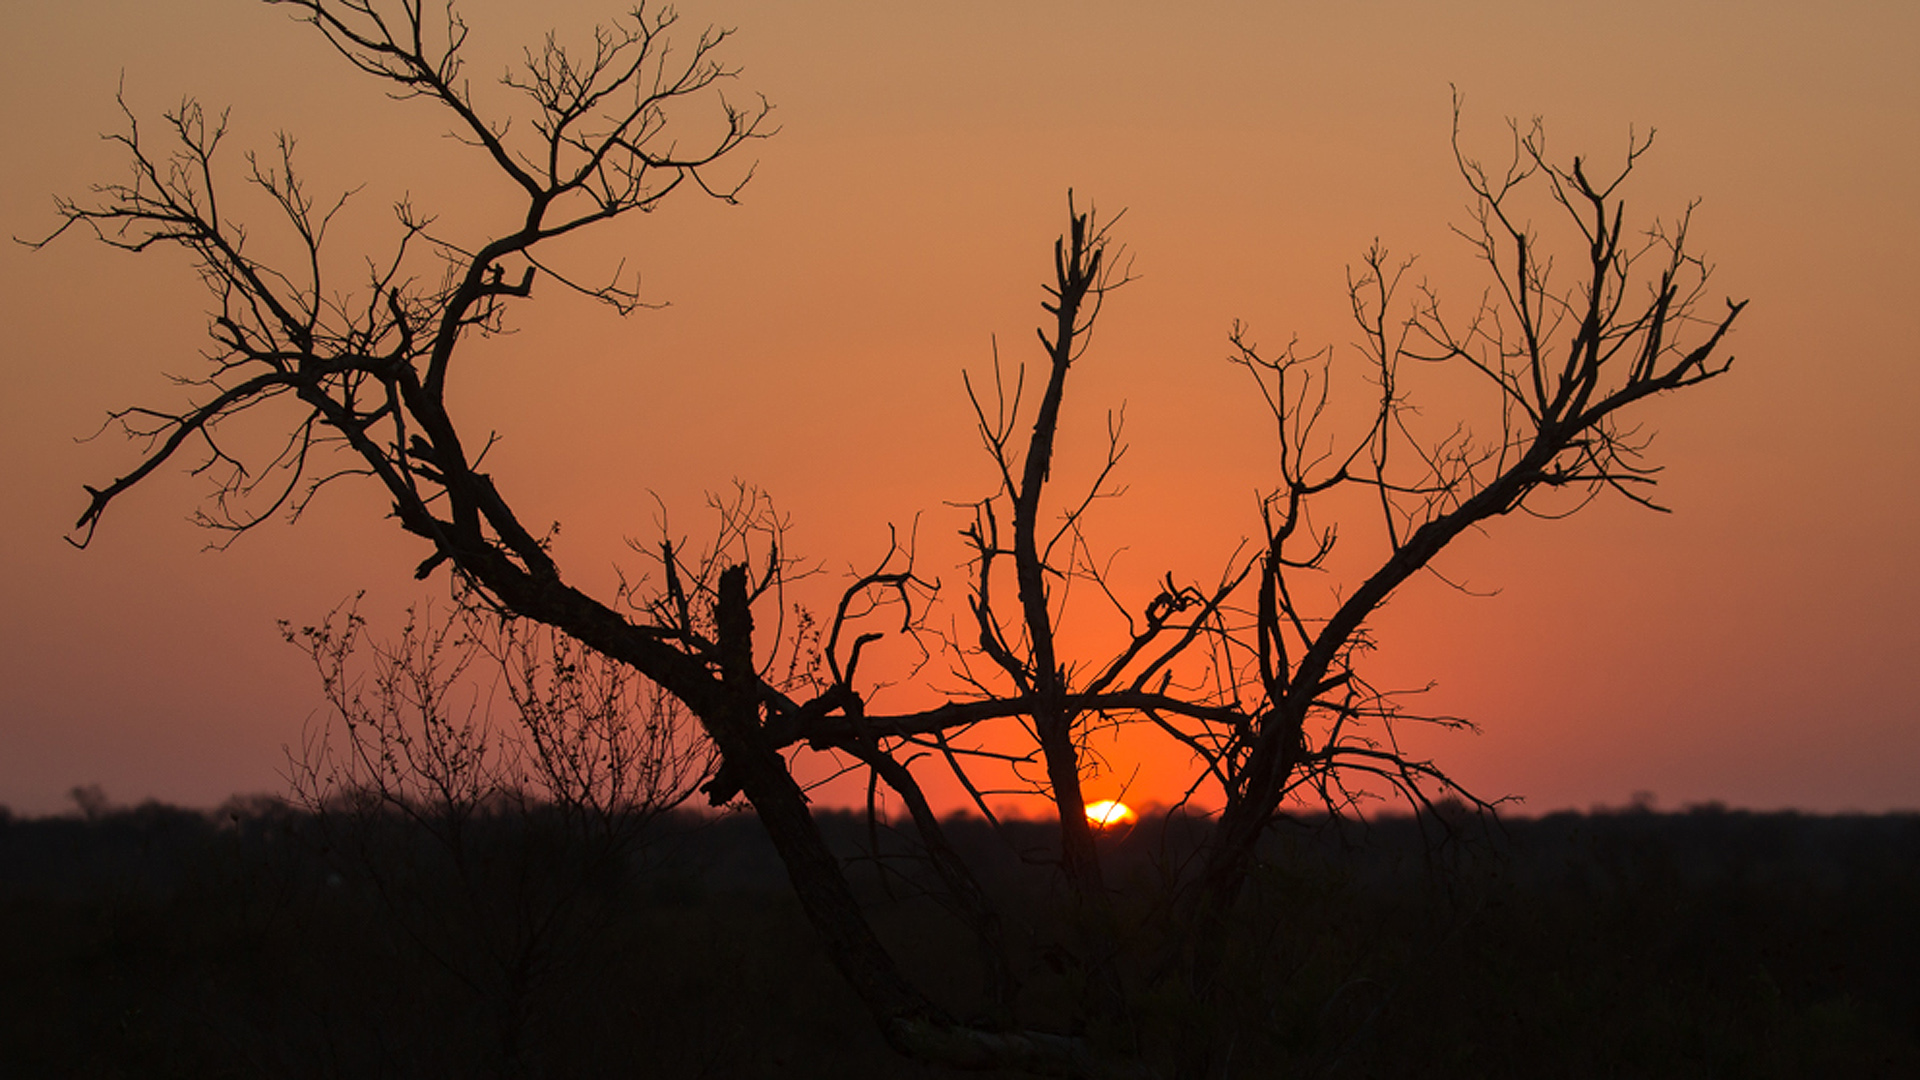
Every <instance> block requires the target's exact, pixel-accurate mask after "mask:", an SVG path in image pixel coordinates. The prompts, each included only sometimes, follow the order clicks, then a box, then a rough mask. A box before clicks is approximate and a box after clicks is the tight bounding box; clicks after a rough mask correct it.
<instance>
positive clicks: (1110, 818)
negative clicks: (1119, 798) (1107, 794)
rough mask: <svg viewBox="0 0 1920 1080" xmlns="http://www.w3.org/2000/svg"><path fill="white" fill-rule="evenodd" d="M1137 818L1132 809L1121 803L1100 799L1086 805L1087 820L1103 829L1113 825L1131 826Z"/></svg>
mask: <svg viewBox="0 0 1920 1080" xmlns="http://www.w3.org/2000/svg"><path fill="white" fill-rule="evenodd" d="M1136 817H1137V815H1136V814H1134V812H1133V808H1132V807H1130V806H1128V805H1127V804H1126V803H1123V802H1116V801H1114V800H1112V799H1102V800H1101V801H1099V802H1094V803H1088V804H1087V820H1088V821H1091V822H1093V823H1094V824H1095V825H1096V826H1098V827H1100V828H1102V829H1105V828H1111V827H1112V826H1115V825H1131V824H1133V822H1134V819H1135V818H1136Z"/></svg>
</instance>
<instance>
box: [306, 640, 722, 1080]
mask: <svg viewBox="0 0 1920 1080" xmlns="http://www.w3.org/2000/svg"><path fill="white" fill-rule="evenodd" d="M282 632H283V633H284V634H285V635H286V637H287V640H288V641H289V642H291V643H293V644H295V645H297V646H299V647H300V648H301V650H302V651H303V652H305V653H306V654H307V655H308V656H309V658H310V659H311V660H312V661H313V663H314V666H315V668H316V671H317V672H318V674H319V677H320V682H321V685H322V687H323V689H324V692H325V695H326V698H327V701H328V703H329V704H330V705H331V706H332V707H333V716H331V717H330V718H329V721H328V722H327V723H326V724H325V725H323V726H321V727H319V728H317V729H315V730H312V731H310V732H309V738H308V739H307V740H306V742H305V744H304V746H303V747H302V752H301V753H299V754H297V755H291V756H290V758H289V768H290V779H291V781H292V786H293V798H294V802H295V803H296V804H297V805H299V806H301V807H302V808H304V809H305V810H306V811H307V812H308V813H310V814H311V815H312V816H313V818H314V821H315V823H316V826H317V829H318V836H319V840H320V843H321V850H322V854H323V855H324V856H325V857H326V858H327V859H328V860H329V861H330V862H331V863H332V864H333V865H334V867H335V868H336V870H337V871H338V872H339V873H340V874H341V875H342V880H343V881H348V880H350V881H352V882H354V883H355V884H356V885H364V886H366V887H368V888H370V889H371V890H372V891H373V892H374V893H375V894H377V896H378V897H379V899H380V900H381V902H382V906H383V907H384V908H385V910H386V911H387V912H388V913H389V914H390V915H391V916H393V918H394V919H395V921H396V923H397V925H398V929H399V930H400V936H401V937H402V938H403V939H404V940H405V941H406V942H407V943H408V944H409V945H411V946H412V947H414V948H417V949H419V950H420V951H421V952H423V953H424V954H425V955H426V957H427V958H429V959H430V960H431V961H433V962H434V963H435V964H436V965H437V966H438V967H439V968H440V969H441V970H443V971H445V972H446V973H447V974H448V975H449V976H450V977H451V978H452V979H453V980H454V981H455V982H456V983H458V984H460V985H462V986H464V987H465V988H466V989H467V990H469V991H471V992H472V994H473V996H474V998H475V1000H476V1002H477V1004H479V1005H481V1006H482V1007H484V1008H485V1009H487V1010H488V1012H490V1013H491V1014H492V1017H493V1022H492V1030H493V1031H494V1033H495V1035H496V1041H497V1047H496V1049H497V1052H498V1054H499V1057H500V1061H501V1064H502V1067H503V1070H504V1072H505V1074H506V1075H531V1074H537V1073H538V1072H539V1071H540V1070H539V1069H538V1067H537V1065H536V1064H535V1063H536V1062H537V1061H538V1060H539V1059H540V1057H541V1054H540V1052H539V1047H538V1042H539V1040H538V1039H537V1037H535V1036H534V1034H533V1033H532V1032H530V1030H529V1029H530V1028H532V1027H535V1026H536V1025H535V1018H536V1016H537V1014H538V1012H539V1008H538V1006H539V1005H540V1002H541V998H542V996H543V991H544V990H545V989H546V987H547V985H548V984H549V983H551V982H552V981H553V980H552V976H553V974H554V973H555V971H556V969H560V968H564V967H568V966H577V965H579V964H582V963H586V962H591V961H592V959H593V956H592V954H593V952H594V946H595V943H596V940H597V939H598V938H600V937H601V936H602V935H603V934H604V932H605V930H606V928H607V926H608V924H609V921H610V918H611V917H612V916H613V914H614V911H613V905H615V904H618V903H620V902H621V900H622V897H623V893H622V890H621V884H622V882H623V881H624V879H626V878H627V877H628V876H629V873H630V870H631V864H632V863H634V862H635V860H637V859H638V858H640V857H641V856H642V854H643V852H644V847H645V845H646V843H647V841H648V840H649V839H650V837H649V834H648V829H649V826H651V825H652V824H653V823H654V822H655V820H656V819H657V818H659V816H660V815H662V814H664V813H666V812H667V811H669V810H672V809H673V808H674V807H676V806H679V805H680V804H682V803H683V802H685V801H686V800H687V799H688V798H689V797H690V796H692V795H693V794H694V792H695V791H696V790H697V788H698V787H699V785H700V784H701V783H702V782H703V781H705V780H706V779H707V778H708V777H709V776H710V775H711V773H712V771H713V765H714V762H713V759H712V752H711V749H710V747H708V746H707V745H706V744H705V742H704V740H702V739H700V738H699V736H698V735H697V733H696V732H695V731H694V730H693V725H692V723H691V721H690V719H689V718H688V717H686V715H685V710H684V709H682V708H680V706H679V704H678V703H677V702H675V701H674V700H672V699H671V698H670V697H668V696H667V695H666V694H664V693H663V692H662V691H661V690H660V689H659V688H658V687H657V686H654V685H652V684H650V683H648V682H647V681H646V680H644V679H642V678H640V677H639V676H637V675H636V674H635V673H634V672H633V671H632V669H630V668H628V667H626V666H624V665H621V664H616V663H613V662H611V661H608V660H606V659H605V658H604V657H601V656H600V655H598V654H596V653H592V652H589V651H587V650H586V649H584V648H582V647H581V646H580V645H579V644H578V643H577V642H574V641H573V640H571V639H569V638H567V637H565V636H563V635H561V634H559V633H557V632H555V631H554V630H552V629H551V628H550V627H545V626H541V625H539V624H526V623H523V622H521V621H518V620H514V619H512V618H510V617H504V616H502V615H500V614H499V613H498V612H495V611H493V610H491V609H488V608H486V607H484V606H480V605H477V604H473V603H457V604H456V605H455V606H454V608H453V610H452V611H451V612H450V613H448V614H445V615H437V614H436V613H435V612H434V611H433V610H432V609H431V608H422V609H415V610H414V612H412V613H411V615H410V617H409V619H408V621H407V624H406V627H405V628H404V630H403V631H402V632H401V634H400V637H399V639H398V640H397V641H395V642H392V643H390V644H389V643H381V642H378V641H375V640H372V639H371V638H370V637H369V635H368V632H367V626H366V622H365V620H364V619H363V618H362V617H361V616H360V615H359V613H358V611H357V610H355V609H353V608H343V609H341V610H338V611H336V612H334V613H333V614H332V615H331V616H329V617H328V618H327V619H326V620H324V621H323V622H321V623H320V624H318V625H316V626H305V627H300V628H298V629H296V628H294V627H293V626H291V625H288V624H282ZM501 698H504V699H505V702H504V704H503V703H502V702H501V701H500V700H499V699H501ZM420 839H424V840H425V841H426V843H425V844H421V843H418V842H416V841H418V840H420Z"/></svg>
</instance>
